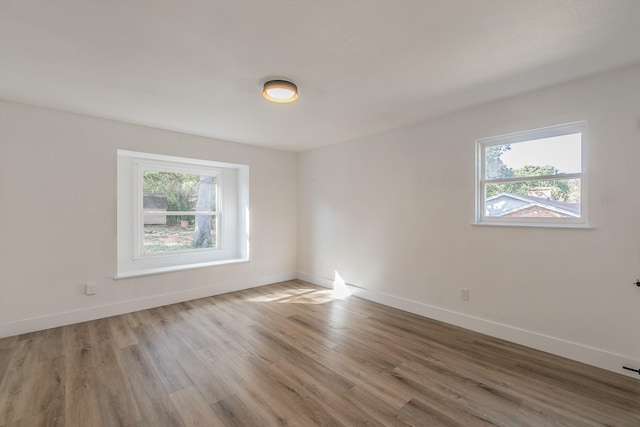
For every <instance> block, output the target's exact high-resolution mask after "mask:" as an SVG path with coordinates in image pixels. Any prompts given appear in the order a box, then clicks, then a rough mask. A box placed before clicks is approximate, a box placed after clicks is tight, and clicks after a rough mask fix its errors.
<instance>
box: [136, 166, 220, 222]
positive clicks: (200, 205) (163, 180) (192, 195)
mask: <svg viewBox="0 0 640 427" xmlns="http://www.w3.org/2000/svg"><path fill="white" fill-rule="evenodd" d="M142 180H143V191H144V209H145V210H156V211H157V210H161V211H169V212H171V211H173V212H176V211H195V210H199V211H215V208H216V206H215V203H216V182H215V177H213V176H211V175H194V174H187V173H179V172H159V171H153V170H146V171H144V172H143V175H142Z"/></svg>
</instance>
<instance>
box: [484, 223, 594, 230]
mask: <svg viewBox="0 0 640 427" xmlns="http://www.w3.org/2000/svg"><path fill="white" fill-rule="evenodd" d="M471 225H473V226H479V227H517V228H569V229H579V230H594V229H595V227H593V226H592V225H589V224H570V223H568V224H540V223H530V224H525V223H522V222H520V223H511V222H474V223H472V224H471Z"/></svg>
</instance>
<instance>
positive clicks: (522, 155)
mask: <svg viewBox="0 0 640 427" xmlns="http://www.w3.org/2000/svg"><path fill="white" fill-rule="evenodd" d="M581 144H582V134H581V133H574V134H570V135H562V136H554V137H551V138H542V139H535V140H529V141H524V142H517V143H513V144H503V145H493V146H489V147H486V148H485V151H484V153H485V156H484V162H485V179H496V178H514V177H531V176H542V175H555V174H560V173H580V172H581V171H582V156H581V153H582V147H581Z"/></svg>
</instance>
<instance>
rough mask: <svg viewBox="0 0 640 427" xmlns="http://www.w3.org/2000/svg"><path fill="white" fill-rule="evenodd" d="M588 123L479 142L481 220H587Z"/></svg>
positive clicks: (543, 222)
mask: <svg viewBox="0 0 640 427" xmlns="http://www.w3.org/2000/svg"><path fill="white" fill-rule="evenodd" d="M586 132H587V124H586V122H584V121H582V122H576V123H569V124H563V125H557V126H551V127H547V128H542V129H534V130H529V131H524V132H517V133H512V134H508V135H501V136H495V137H489V138H482V139H478V140H477V141H476V155H477V174H476V223H477V224H494V225H520V226H522V225H524V226H527V225H528V226H551V227H558V226H566V227H584V226H586V225H587V212H586V185H585V176H584V165H585V155H584V152H585V144H586V136H587V135H586Z"/></svg>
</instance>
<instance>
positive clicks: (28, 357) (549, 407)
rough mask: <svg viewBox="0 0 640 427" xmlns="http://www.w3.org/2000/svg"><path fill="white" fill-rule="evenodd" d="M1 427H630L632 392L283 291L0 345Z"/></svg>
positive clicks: (407, 318) (312, 294)
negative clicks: (195, 426) (601, 426)
mask: <svg viewBox="0 0 640 427" xmlns="http://www.w3.org/2000/svg"><path fill="white" fill-rule="evenodd" d="M0 378H1V379H2V382H1V383H0V426H40V425H43V426H44V425H47V426H73V427H91V426H152V427H159V426H182V425H199V426H282V425H287V426H315V425H327V426H341V425H345V426H357V425H371V426H404V425H413V426H440V425H443V426H465V427H467V426H487V425H500V426H536V427H538V426H592V425H611V426H640V380H634V379H632V378H628V377H625V376H623V375H618V374H615V373H611V372H607V371H603V370H599V369H596V368H593V367H589V366H586V365H582V364H579V363H576V362H571V361H568V360H565V359H561V358H558V357H555V356H552V355H549V354H545V353H541V352H538V351H534V350H531V349H527V348H524V347H520V346H517V345H514V344H509V343H506V342H504V341H501V340H498V339H494V338H490V337H486V336H483V335H479V334H476V333H473V332H469V331H465V330H462V329H459V328H455V327H452V326H447V325H444V324H441V323H439V322H435V321H432V320H428V319H425V318H421V317H419V316H415V315H411V314H408V313H405V312H401V311H398V310H395V309H391V308H388V307H384V306H381V305H378V304H374V303H371V302H368V301H364V300H361V299H358V298H355V297H350V298H347V299H346V300H332V299H331V298H330V293H329V291H327V290H325V289H322V288H318V287H315V286H313V285H310V284H308V283H304V282H286V283H281V284H275V285H271V286H265V287H261V288H257V289H252V290H247V291H242V292H236V293H232V294H227V295H222V296H217V297H210V298H204V299H200V300H195V301H190V302H186V303H181V304H175V305H171V306H167V307H162V308H156V309H151V310H146V311H141V312H137V313H130V314H126V315H122V316H116V317H111V318H108V319H102V320H97V321H92V322H86V323H81V324H77V325H71V326H65V327H61V328H55V329H49V330H46V331H42V332H36V333H31V334H25V335H21V336H16V337H10V338H5V339H2V340H0Z"/></svg>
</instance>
